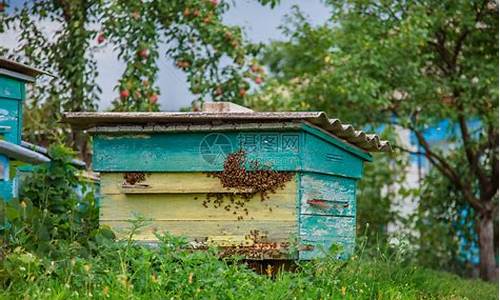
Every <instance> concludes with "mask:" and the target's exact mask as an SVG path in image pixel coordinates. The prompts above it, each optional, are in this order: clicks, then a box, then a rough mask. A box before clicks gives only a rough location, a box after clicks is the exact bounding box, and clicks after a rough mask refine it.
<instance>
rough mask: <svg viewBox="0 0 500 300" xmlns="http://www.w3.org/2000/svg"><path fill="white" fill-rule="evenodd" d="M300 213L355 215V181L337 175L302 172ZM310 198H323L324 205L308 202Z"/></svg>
mask: <svg viewBox="0 0 500 300" xmlns="http://www.w3.org/2000/svg"><path fill="white" fill-rule="evenodd" d="M300 188H301V190H302V196H301V200H300V213H301V214H316V215H330V216H355V215H356V181H355V180H354V179H350V178H343V177H337V176H330V175H323V174H314V173H304V174H303V175H302V177H301V183H300ZM310 200H324V202H325V207H318V206H315V205H311V204H310V203H308V201H310Z"/></svg>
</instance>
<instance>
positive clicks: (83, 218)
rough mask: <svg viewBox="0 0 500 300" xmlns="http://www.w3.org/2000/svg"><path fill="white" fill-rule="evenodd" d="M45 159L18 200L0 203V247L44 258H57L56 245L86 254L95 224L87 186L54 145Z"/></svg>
mask: <svg viewBox="0 0 500 300" xmlns="http://www.w3.org/2000/svg"><path fill="white" fill-rule="evenodd" d="M49 156H50V157H51V162H50V163H47V164H44V165H40V166H37V167H35V168H34V170H33V172H32V174H30V175H28V176H27V177H26V178H24V179H23V181H22V185H21V187H22V188H21V191H20V198H19V199H17V200H13V201H11V202H8V203H6V202H4V201H0V205H2V209H1V211H2V212H3V214H2V221H3V224H4V228H3V235H2V236H3V239H4V243H6V244H7V245H8V246H9V247H10V248H15V247H18V246H19V247H23V248H29V249H31V250H33V251H35V252H36V253H44V254H47V255H49V256H51V255H59V254H60V253H57V252H58V251H59V250H60V248H61V247H62V246H60V245H58V244H65V245H67V246H68V247H70V248H71V249H72V251H81V252H82V253H86V252H88V250H90V249H91V248H89V246H92V245H91V244H92V240H91V238H92V236H94V235H95V233H96V230H97V224H98V223H97V220H98V211H97V206H96V199H95V197H94V190H93V187H92V184H91V183H88V182H85V181H84V180H82V178H80V177H79V175H78V173H79V172H78V170H77V169H76V168H75V167H74V166H73V164H72V159H73V157H74V152H73V151H72V150H70V149H68V148H66V147H64V146H62V145H55V146H52V147H50V148H49Z"/></svg>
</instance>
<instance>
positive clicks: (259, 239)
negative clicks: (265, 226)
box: [219, 230, 290, 259]
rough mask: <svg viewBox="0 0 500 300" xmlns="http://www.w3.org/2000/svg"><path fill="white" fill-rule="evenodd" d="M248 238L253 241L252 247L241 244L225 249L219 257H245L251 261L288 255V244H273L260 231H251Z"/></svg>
mask: <svg viewBox="0 0 500 300" xmlns="http://www.w3.org/2000/svg"><path fill="white" fill-rule="evenodd" d="M246 238H248V239H250V240H252V241H253V243H252V244H251V245H250V246H247V245H242V244H241V245H235V246H231V247H224V248H223V249H222V251H221V252H220V254H219V255H220V256H221V257H226V256H234V255H244V256H245V257H246V258H249V259H252V258H253V259H262V258H266V259H269V258H271V259H273V258H279V257H281V256H283V254H284V253H286V250H287V249H288V247H289V246H290V245H289V243H288V242H281V243H278V242H271V241H269V240H268V239H267V235H266V234H262V233H261V232H259V231H258V230H252V231H250V234H248V235H247V236H246Z"/></svg>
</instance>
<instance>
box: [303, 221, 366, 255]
mask: <svg viewBox="0 0 500 300" xmlns="http://www.w3.org/2000/svg"><path fill="white" fill-rule="evenodd" d="M355 230H356V219H355V218H353V217H333V216H318V215H303V214H301V215H300V224H299V241H300V242H299V243H300V246H299V248H300V250H299V258H300V259H312V258H318V257H322V256H324V255H325V251H326V252H328V251H329V250H330V248H331V246H332V245H333V244H340V245H341V246H342V248H343V251H342V252H341V253H340V254H339V257H343V258H345V257H347V256H349V255H350V254H351V253H352V251H353V249H354V245H355V243H354V239H355ZM308 246H312V247H308ZM308 248H309V249H308Z"/></svg>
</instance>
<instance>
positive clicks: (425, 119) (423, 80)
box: [248, 0, 499, 280]
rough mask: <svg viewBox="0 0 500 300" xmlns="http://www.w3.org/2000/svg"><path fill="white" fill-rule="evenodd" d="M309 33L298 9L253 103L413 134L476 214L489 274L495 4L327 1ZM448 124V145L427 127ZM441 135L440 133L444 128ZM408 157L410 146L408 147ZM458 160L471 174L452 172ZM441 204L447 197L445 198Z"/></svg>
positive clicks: (269, 55)
mask: <svg viewBox="0 0 500 300" xmlns="http://www.w3.org/2000/svg"><path fill="white" fill-rule="evenodd" d="M328 4H329V6H330V8H331V10H332V18H331V20H330V21H329V22H327V23H326V24H323V25H321V26H318V27H313V26H311V25H310V24H308V22H307V21H306V20H305V18H304V17H303V16H302V15H301V14H300V12H298V11H296V12H295V14H294V15H293V16H292V17H290V20H289V23H290V24H292V25H291V26H289V27H287V28H285V33H286V34H288V36H289V40H288V41H286V42H275V43H273V44H272V45H271V46H270V47H269V49H268V51H266V55H265V56H264V58H263V62H264V63H266V64H268V66H269V69H270V70H271V73H272V74H273V78H272V79H271V80H268V82H267V84H266V86H265V87H264V88H263V91H262V93H259V95H257V96H256V97H253V98H252V99H250V100H249V101H248V103H249V104H251V105H255V106H260V107H265V108H267V109H273V108H278V107H279V108H283V107H284V108H287V109H319V110H325V111H327V112H334V113H335V115H336V116H339V117H342V118H343V119H345V120H346V121H348V122H352V123H355V124H358V125H361V126H364V125H366V124H371V125H374V126H382V125H384V126H397V127H399V128H403V129H407V130H409V131H411V132H412V133H413V134H414V136H415V137H416V139H417V141H418V144H419V146H420V148H421V149H422V151H421V152H422V153H421V154H422V155H425V157H426V158H427V160H428V161H429V162H430V163H431V164H432V166H433V168H435V169H436V170H438V171H439V173H440V174H441V176H444V177H445V178H446V179H447V180H449V182H451V184H452V185H453V186H454V187H455V188H456V190H457V191H459V193H460V195H461V197H463V199H464V201H466V203H468V204H469V205H470V206H471V207H472V208H473V210H474V215H475V223H476V232H477V235H478V237H479V245H480V260H481V262H480V275H481V277H482V278H483V279H487V280H494V278H495V276H496V275H495V269H496V262H495V248H496V246H495V244H494V230H493V226H494V221H493V219H494V216H496V215H497V214H498V179H499V178H498V133H499V132H498V5H497V3H496V2H494V1H484V0H482V1H479V0H476V1H438V2H436V1H371V0H352V1H350V0H347V1H328ZM442 121H447V122H448V123H449V124H451V125H450V126H449V128H447V130H448V131H449V132H448V135H447V138H446V141H447V142H448V144H449V145H450V147H449V148H448V149H443V148H442V147H438V146H434V145H432V143H431V141H429V139H428V138H427V137H426V134H425V133H426V129H427V128H428V127H430V126H437V125H438V124H439V123H440V122H442ZM445 130H446V128H445ZM405 150H406V151H409V152H411V151H410V150H411V149H405ZM457 157H460V158H461V159H463V160H462V161H463V162H464V163H465V164H466V166H467V168H466V169H465V171H464V172H459V170H458V169H457V164H455V163H454V162H457ZM442 201H448V200H447V199H442Z"/></svg>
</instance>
